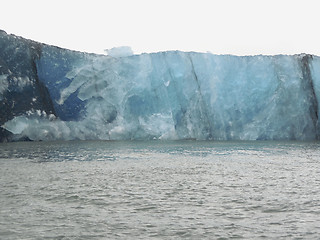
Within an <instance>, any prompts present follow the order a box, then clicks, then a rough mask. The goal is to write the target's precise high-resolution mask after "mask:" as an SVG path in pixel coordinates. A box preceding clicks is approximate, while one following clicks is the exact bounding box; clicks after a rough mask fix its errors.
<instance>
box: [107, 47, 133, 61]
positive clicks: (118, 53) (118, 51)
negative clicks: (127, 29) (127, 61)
mask: <svg viewBox="0 0 320 240" xmlns="http://www.w3.org/2000/svg"><path fill="white" fill-rule="evenodd" d="M105 52H106V53H107V54H108V55H109V56H111V57H115V58H118V57H129V56H132V55H133V51H132V49H131V47H128V46H121V47H114V48H111V49H106V50H105Z"/></svg>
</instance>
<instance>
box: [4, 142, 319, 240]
mask: <svg viewBox="0 0 320 240" xmlns="http://www.w3.org/2000/svg"><path fill="white" fill-rule="evenodd" d="M319 223H320V143H319V142H274V141H270V142H269V141H264V142H263V141H261V142H259V141H253V142H214V141H115V142H113V141H72V142H19V143H4V144H0V239H8V240H10V239H230V238H243V239H263V238H264V239H317V238H319V236H320V224H319Z"/></svg>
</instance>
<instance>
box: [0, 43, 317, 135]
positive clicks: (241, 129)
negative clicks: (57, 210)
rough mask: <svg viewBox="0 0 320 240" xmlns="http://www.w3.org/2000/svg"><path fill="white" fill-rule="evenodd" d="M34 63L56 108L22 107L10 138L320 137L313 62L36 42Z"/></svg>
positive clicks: (8, 125) (10, 125) (0, 92)
mask: <svg viewBox="0 0 320 240" xmlns="http://www.w3.org/2000/svg"><path fill="white" fill-rule="evenodd" d="M20 41H26V40H23V39H20ZM9 43H10V42H9ZM9 43H8V44H9ZM8 47H9V45H8ZM2 51H3V50H2ZM31 59H32V57H31ZM3 61H5V59H4V60H3ZM25 61H29V59H26V60H25ZM32 61H33V62H34V67H35V70H36V74H37V79H38V82H39V84H43V85H44V86H45V89H46V91H48V92H44V93H43V94H44V95H48V96H49V98H50V101H51V105H52V107H53V110H52V111H48V108H44V107H39V106H38V107H34V106H32V105H30V104H28V105H26V106H25V107H24V108H23V109H24V112H23V111H20V112H19V113H17V114H15V115H14V116H11V117H8V118H6V120H5V121H3V122H2V123H1V124H2V126H3V128H4V129H6V130H7V131H9V132H10V133H12V134H13V138H12V139H20V138H27V139H31V140H58V139H61V140H72V139H107V140H108V139H211V140H289V139H290V140H294V139H297V140H314V139H318V136H319V128H318V126H319V122H318V112H319V110H320V109H319V104H318V99H319V96H320V59H319V57H316V56H311V55H305V54H301V55H294V56H284V55H278V56H246V57H238V56H230V55H213V54H210V53H193V52H189V53H188V52H179V51H170V52H160V53H153V54H141V55H133V56H127V57H120V58H114V57H110V56H104V55H94V54H86V53H80V52H74V51H69V50H65V49H60V48H56V47H52V46H47V45H41V55H40V57H38V58H33V60H32ZM16 64H17V65H19V64H20V63H19V62H16ZM0 76H5V77H0V82H4V84H3V85H2V86H1V87H0V96H2V98H4V97H5V95H6V94H8V91H7V90H6V89H8V88H10V86H13V85H12V84H13V82H12V83H11V82H10V83H9V82H8V83H7V82H6V80H5V79H6V78H7V77H6V75H0ZM17 79H18V78H17ZM19 79H21V80H18V82H17V83H15V85H14V86H15V88H16V89H18V88H19V87H20V88H23V89H24V88H27V87H28V86H29V85H30V83H29V81H27V78H25V77H24V76H20V78H19ZM22 79H23V81H22ZM31 83H32V82H31ZM32 84H34V83H32ZM20 90H21V89H20ZM37 98H39V97H38V96H33V99H37ZM0 101H1V98H0ZM2 102H3V100H2Z"/></svg>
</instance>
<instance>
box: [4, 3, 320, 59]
mask: <svg viewBox="0 0 320 240" xmlns="http://www.w3.org/2000/svg"><path fill="white" fill-rule="evenodd" d="M0 6H1V13H0V29H2V30H5V31H6V32H8V33H13V34H15V35H19V36H23V37H25V38H29V39H33V40H36V41H40V42H44V43H47V44H52V45H56V46H59V47H63V48H69V49H74V50H80V51H87V52H96V53H102V52H103V50H104V49H110V48H112V47H117V46H131V48H132V49H133V51H134V52H135V53H141V52H157V51H165V50H182V51H198V52H207V51H210V52H212V53H216V54H235V55H253V54H295V53H301V52H305V53H310V54H316V55H320V27H319V25H320V14H319V12H320V8H319V6H320V1H318V0H301V1H295V0H291V1H290V0H220V1H217V0H194V1H188V0H159V1H155V0H110V1H108V0H101V1H98V0H88V1H81V0H78V1H76V0H54V1H50V0H28V1H27V0H21V1H19V0H6V1H2V2H1V5H0Z"/></svg>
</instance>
